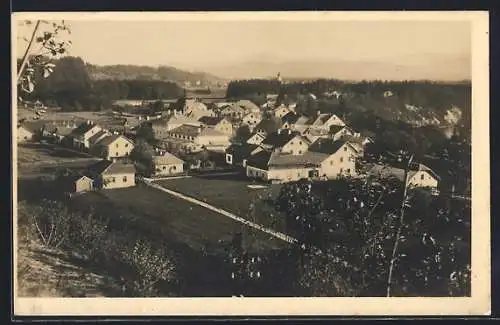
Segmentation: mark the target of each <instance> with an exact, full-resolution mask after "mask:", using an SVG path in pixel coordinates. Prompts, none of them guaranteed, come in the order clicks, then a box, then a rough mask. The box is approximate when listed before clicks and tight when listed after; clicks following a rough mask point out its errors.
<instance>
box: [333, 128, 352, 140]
mask: <svg viewBox="0 0 500 325" xmlns="http://www.w3.org/2000/svg"><path fill="white" fill-rule="evenodd" d="M344 135H353V134H352V133H351V132H350V131H349V129H347V128H343V129H342V130H340V131H339V132H337V133H335V134H334V135H333V136H332V138H333V140H335V141H337V140H340V139H341V138H342V137H343V136H344Z"/></svg>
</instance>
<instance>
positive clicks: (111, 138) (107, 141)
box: [97, 134, 133, 146]
mask: <svg viewBox="0 0 500 325" xmlns="http://www.w3.org/2000/svg"><path fill="white" fill-rule="evenodd" d="M119 138H123V139H125V140H126V141H128V142H130V143H132V144H133V142H132V140H130V139H129V138H127V137H125V136H123V135H121V134H113V135H110V136H107V137H105V138H104V139H102V140H101V141H99V142H98V143H97V144H98V145H100V146H109V145H110V144H112V143H113V142H115V141H116V140H117V139H119Z"/></svg>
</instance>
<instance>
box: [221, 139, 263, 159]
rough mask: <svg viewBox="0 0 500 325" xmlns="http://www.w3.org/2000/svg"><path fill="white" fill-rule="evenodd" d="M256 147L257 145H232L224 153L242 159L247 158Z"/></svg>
mask: <svg viewBox="0 0 500 325" xmlns="http://www.w3.org/2000/svg"><path fill="white" fill-rule="evenodd" d="M258 147H259V146H258V145H255V144H248V143H243V144H232V145H230V146H229V147H228V148H227V149H226V153H230V154H233V155H234V156H237V157H238V158H242V159H243V158H245V157H249V156H250V154H251V153H252V151H254V150H255V149H257V148H258Z"/></svg>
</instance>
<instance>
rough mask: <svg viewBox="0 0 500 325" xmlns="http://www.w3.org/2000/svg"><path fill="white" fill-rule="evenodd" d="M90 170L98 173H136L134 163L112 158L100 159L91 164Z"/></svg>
mask: <svg viewBox="0 0 500 325" xmlns="http://www.w3.org/2000/svg"><path fill="white" fill-rule="evenodd" d="M88 171H89V172H90V173H93V174H98V175H102V174H106V175H112V174H128V173H135V166H134V165H133V164H126V163H121V162H113V161H110V160H100V161H98V162H96V163H95V164H92V165H90V166H89V167H88Z"/></svg>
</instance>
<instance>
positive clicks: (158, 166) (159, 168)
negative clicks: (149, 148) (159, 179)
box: [153, 151, 184, 176]
mask: <svg viewBox="0 0 500 325" xmlns="http://www.w3.org/2000/svg"><path fill="white" fill-rule="evenodd" d="M153 164H154V175H155V176H170V175H176V174H180V173H182V172H183V171H184V161H183V160H182V159H180V158H177V157H176V156H174V155H173V154H171V153H169V152H165V151H160V152H159V153H158V154H157V155H155V156H153Z"/></svg>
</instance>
